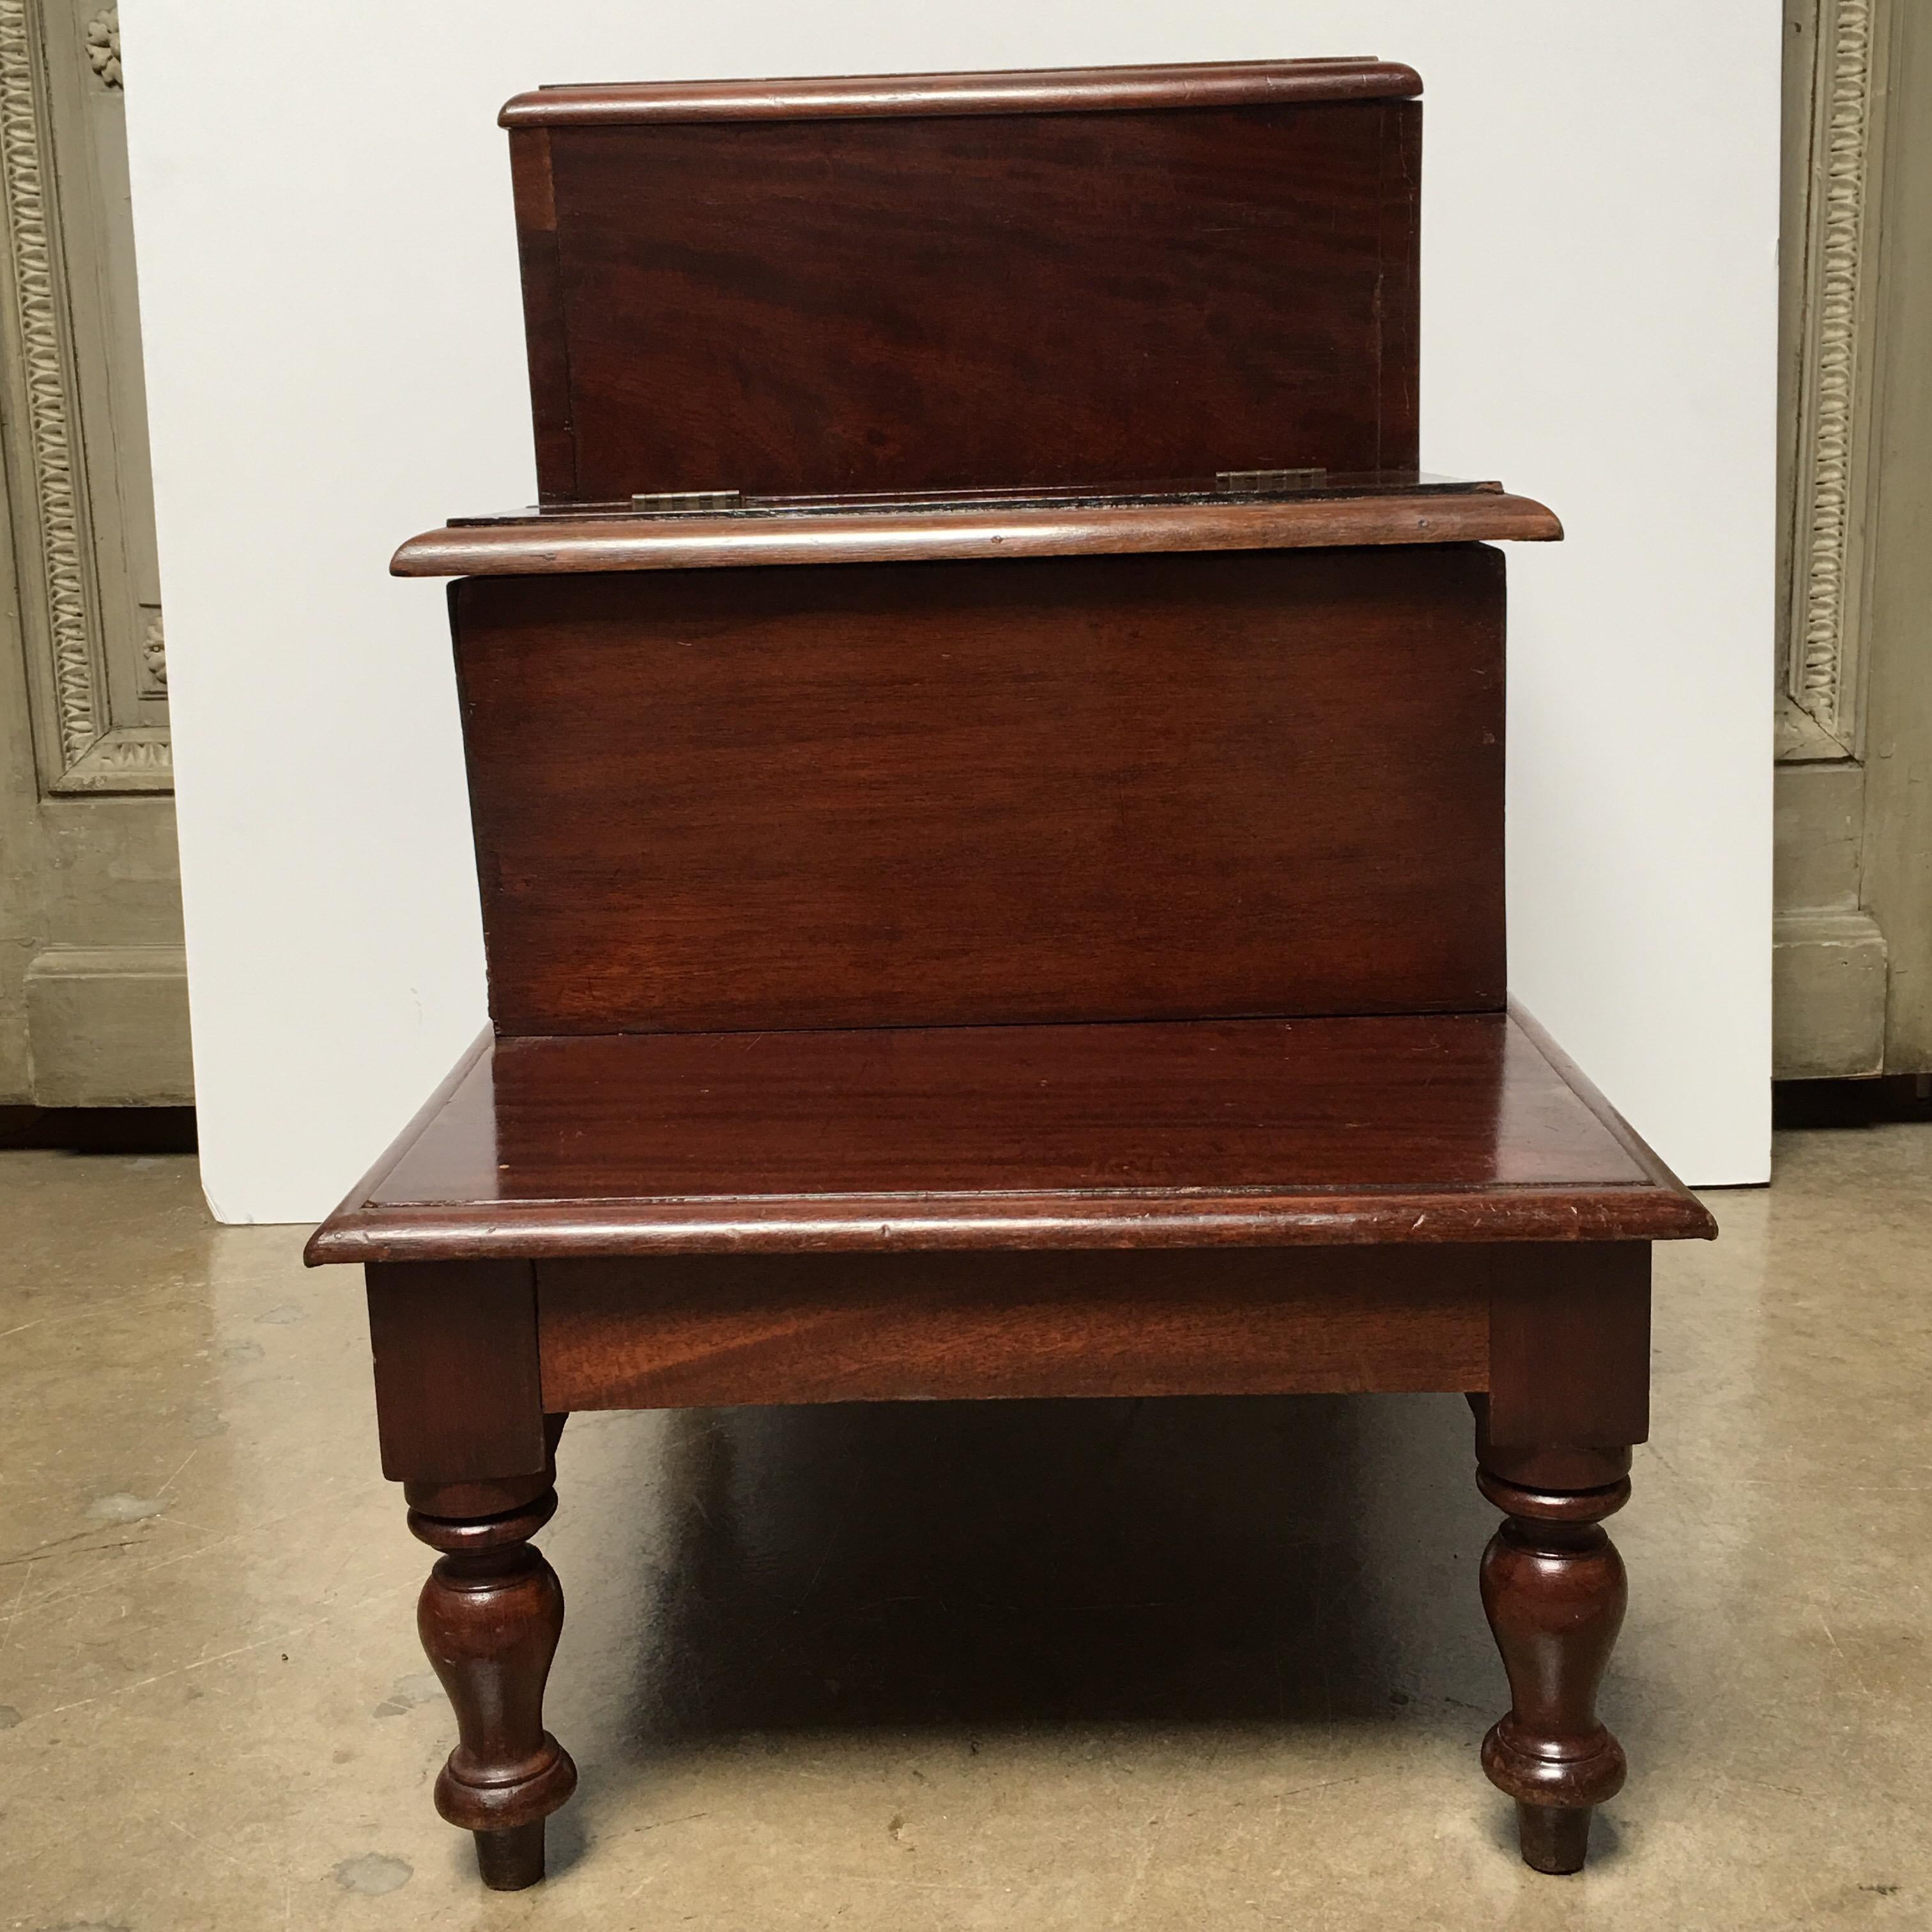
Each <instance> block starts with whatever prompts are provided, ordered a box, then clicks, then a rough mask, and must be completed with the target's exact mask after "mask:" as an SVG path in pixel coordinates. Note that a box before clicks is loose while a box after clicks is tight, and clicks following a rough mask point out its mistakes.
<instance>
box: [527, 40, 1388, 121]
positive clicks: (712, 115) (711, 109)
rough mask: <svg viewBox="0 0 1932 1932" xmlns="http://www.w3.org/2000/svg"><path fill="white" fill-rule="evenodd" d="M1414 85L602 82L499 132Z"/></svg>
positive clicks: (1368, 78) (1265, 98) (1347, 75)
mask: <svg viewBox="0 0 1932 1932" xmlns="http://www.w3.org/2000/svg"><path fill="white" fill-rule="evenodd" d="M1421 92H1422V78H1421V75H1419V74H1418V73H1417V72H1416V71H1415V68H1412V67H1404V66H1403V65H1401V64H1400V63H1399V62H1394V61H1379V60H1373V59H1368V58H1358V57H1352V56H1343V57H1341V58H1330V59H1318V60H1290V61H1282V60H1259V61H1196V62H1184V63H1182V64H1181V65H1167V66H1162V67H1088V68H1009V69H1007V70H1005V71H1001V72H994V73H989V74H834V75H823V76H819V77H814V78H811V79H800V80H790V79H787V80H655V81H600V82H592V83H589V84H587V85H579V86H566V87H544V88H539V89H536V90H535V92H532V93H529V94H520V95H517V96H516V98H514V100H511V101H508V102H506V103H505V105H504V108H503V111H502V114H501V115H499V117H498V118H499V121H500V122H501V124H502V125H503V126H504V127H597V126H616V127H628V126H634V125H635V124H637V123H640V122H646V121H800V120H812V119H821V118H823V119H832V120H841V121H843V120H850V119H853V118H859V117H863V116H866V115H882V114H883V115H897V114H913V115H935V114H1077V113H1118V112H1120V111H1121V110H1123V109H1130V108H1149V107H1162V108H1176V107H1269V106H1279V105H1280V104H1283V103H1285V102H1287V101H1363V100H1380V99H1391V100H1411V99H1413V98H1415V96H1416V95H1419V94H1421Z"/></svg>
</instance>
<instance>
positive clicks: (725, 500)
mask: <svg viewBox="0 0 1932 1932" xmlns="http://www.w3.org/2000/svg"><path fill="white" fill-rule="evenodd" d="M744 501H745V493H744V492H743V490H665V491H663V492H662V493H660V494H658V495H655V496H633V497H632V498H631V508H632V509H634V510H736V509H739V508H742V507H743V505H744Z"/></svg>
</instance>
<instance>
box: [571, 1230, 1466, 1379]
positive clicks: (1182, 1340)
mask: <svg viewBox="0 0 1932 1932" xmlns="http://www.w3.org/2000/svg"><path fill="white" fill-rule="evenodd" d="M1479 1253H1480V1251H1476V1250H1457V1251H1455V1252H1454V1253H1452V1254H1450V1255H1448V1256H1445V1255H1444V1254H1442V1253H1434V1254H1430V1253H1424V1252H1422V1251H1421V1250H1416V1249H1413V1248H1412V1249H1407V1250H1391V1251H1389V1252H1388V1253H1382V1254H1364V1253H1361V1251H1359V1250H1351V1251H1347V1252H1343V1251H1340V1250H1331V1251H1327V1252H1325V1251H1322V1250H1308V1251H1304V1252H1301V1253H1293V1254H1280V1253H1264V1252H1257V1251H1249V1252H1247V1253H1232V1254H1217V1255H1214V1256H1196V1255H1189V1254H1175V1253H1166V1254H1160V1253H1155V1254H1029V1255H1005V1256H1001V1257H1000V1258H999V1259H998V1261H997V1262H990V1261H989V1259H987V1258H986V1257H984V1256H974V1255H958V1254H923V1255H903V1256H892V1257H890V1258H880V1257H860V1256H844V1255H830V1256H826V1255H817V1256H812V1255H805V1256H784V1257H778V1256H721V1255H720V1256H693V1257H679V1258H676V1259H659V1260H650V1261H637V1260H631V1261H601V1262H599V1261H574V1262H571V1261H563V1262H552V1263H548V1264H546V1265H545V1266H544V1269H543V1272H542V1276H541V1286H540V1290H539V1293H540V1298H541V1300H540V1306H541V1315H540V1318H539V1320H540V1332H541V1337H542V1343H541V1346H542V1354H543V1372H544V1402H545V1403H547V1404H548V1405H550V1406H551V1407H552V1408H554V1409H632V1408H637V1409H659V1408H664V1409H670V1408H690V1407H703V1406H709V1405H712V1404H727V1403H729V1404H736V1403H767V1402H769V1403H778V1402H787V1403H789V1402H892V1401H904V1400H944V1401H965V1400H979V1399H983V1398H986V1397H999V1398H1003V1399H1012V1398H1016V1397H1033V1396H1037V1397H1067V1396H1147V1395H1178V1394H1188V1395H1217V1394H1218V1395H1256V1394H1295V1393H1303V1394H1316V1393H1327V1394H1336V1393H1340V1392H1348V1391H1364V1392H1365V1391H1385V1392H1395V1391H1448V1392H1450V1393H1452V1394H1460V1393H1461V1392H1462V1391H1464V1390H1466V1389H1471V1388H1483V1387H1484V1386H1485V1385H1486V1381H1487V1373H1488V1372H1487V1364H1486V1357H1485V1349H1486V1337H1487V1312H1486V1306H1485V1301H1484V1289H1483V1286H1482V1275H1483V1270H1482V1268H1481V1264H1480V1261H1479V1260H1474V1259H1472V1257H1475V1256H1478V1254H1479Z"/></svg>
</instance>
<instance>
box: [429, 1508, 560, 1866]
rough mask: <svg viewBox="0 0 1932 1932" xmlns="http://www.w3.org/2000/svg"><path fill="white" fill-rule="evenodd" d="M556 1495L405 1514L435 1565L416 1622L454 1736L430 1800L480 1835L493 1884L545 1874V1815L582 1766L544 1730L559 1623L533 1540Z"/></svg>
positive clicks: (550, 1579) (551, 1579) (481, 1862)
mask: <svg viewBox="0 0 1932 1932" xmlns="http://www.w3.org/2000/svg"><path fill="white" fill-rule="evenodd" d="M555 1509H556V1491H555V1490H553V1489H545V1490H543V1491H542V1493H541V1494H540V1495H538V1496H536V1497H535V1498H534V1499H532V1501H530V1502H527V1503H524V1504H523V1505H520V1506H519V1507H517V1508H514V1509H511V1510H508V1511H505V1512H503V1513H502V1514H498V1515H495V1516H490V1517H469V1518H460V1517H449V1516H441V1515H433V1514H429V1513H428V1512H426V1511H423V1510H421V1509H413V1510H411V1511H410V1529H411V1530H412V1531H413V1532H415V1534H416V1535H417V1536H419V1537H420V1538H422V1541H424V1542H425V1543H427V1544H428V1545H429V1546H430V1547H431V1549H433V1550H440V1551H441V1552H442V1553H443V1554H442V1555H441V1556H440V1557H439V1558H438V1559H437V1565H436V1568H434V1570H432V1571H431V1572H430V1578H429V1581H428V1583H425V1585H424V1586H423V1593H422V1600H421V1601H420V1603H419V1604H418V1607H417V1612H416V1628H418V1629H419V1631H421V1632H422V1643H423V1649H425V1651H426V1652H428V1654H429V1661H430V1662H431V1664H434V1666H435V1667H436V1674H437V1676H439V1677H440V1678H441V1679H442V1680H443V1688H444V1690H446V1691H447V1692H449V1701H450V1703H451V1704H452V1706H455V1712H456V1727H457V1732H458V1744H457V1747H456V1748H455V1751H452V1752H451V1753H450V1755H449V1763H448V1764H446V1766H444V1767H443V1772H442V1775H440V1777H439V1778H437V1781H436V1808H437V1811H440V1812H441V1813H442V1814H443V1817H446V1819H448V1820H449V1822H450V1823H451V1824H452V1825H456V1826H460V1827H462V1829H463V1830H465V1831H466V1832H475V1835H476V1864H477V1868H478V1870H479V1871H480V1872H481V1874H482V1879H483V1882H484V1884H485V1885H489V1886H490V1887H491V1888H493V1889H494V1890H496V1891H517V1890H518V1889H520V1888H521V1887H523V1886H524V1885H534V1884H535V1882H537V1880H538V1879H540V1878H541V1877H542V1876H543V1873H544V1823H543V1821H544V1819H546V1818H547V1817H549V1816H550V1813H552V1812H553V1811H555V1810H556V1808H557V1807H558V1806H559V1805H561V1804H562V1803H563V1802H564V1801H565V1799H567V1798H568V1797H569V1796H570V1794H571V1792H572V1791H573V1790H575V1789H576V1787H577V1767H576V1766H574V1764H572V1763H571V1761H570V1757H569V1754H568V1752H566V1751H565V1750H564V1749H563V1748H562V1745H559V1743H558V1742H557V1741H556V1739H554V1738H553V1737H552V1736H550V1733H548V1732H547V1730H544V1727H543V1694H544V1679H546V1678H547V1677H548V1676H549V1675H550V1659H551V1658H553V1656H554V1655H556V1643H557V1638H558V1637H559V1634H561V1633H562V1629H563V1592H562V1590H561V1589H559V1587H558V1584H557V1580H556V1572H555V1571H553V1570H552V1569H551V1568H550V1565H548V1564H547V1563H546V1562H544V1559H543V1557H542V1556H541V1553H539V1552H538V1551H536V1550H533V1549H532V1548H531V1547H530V1544H529V1538H531V1537H532V1535H535V1532H537V1531H538V1530H539V1529H541V1528H542V1527H543V1526H544V1524H545V1523H547V1522H548V1521H549V1520H550V1516H551V1514H552V1512H553V1511H554V1510H555Z"/></svg>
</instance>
